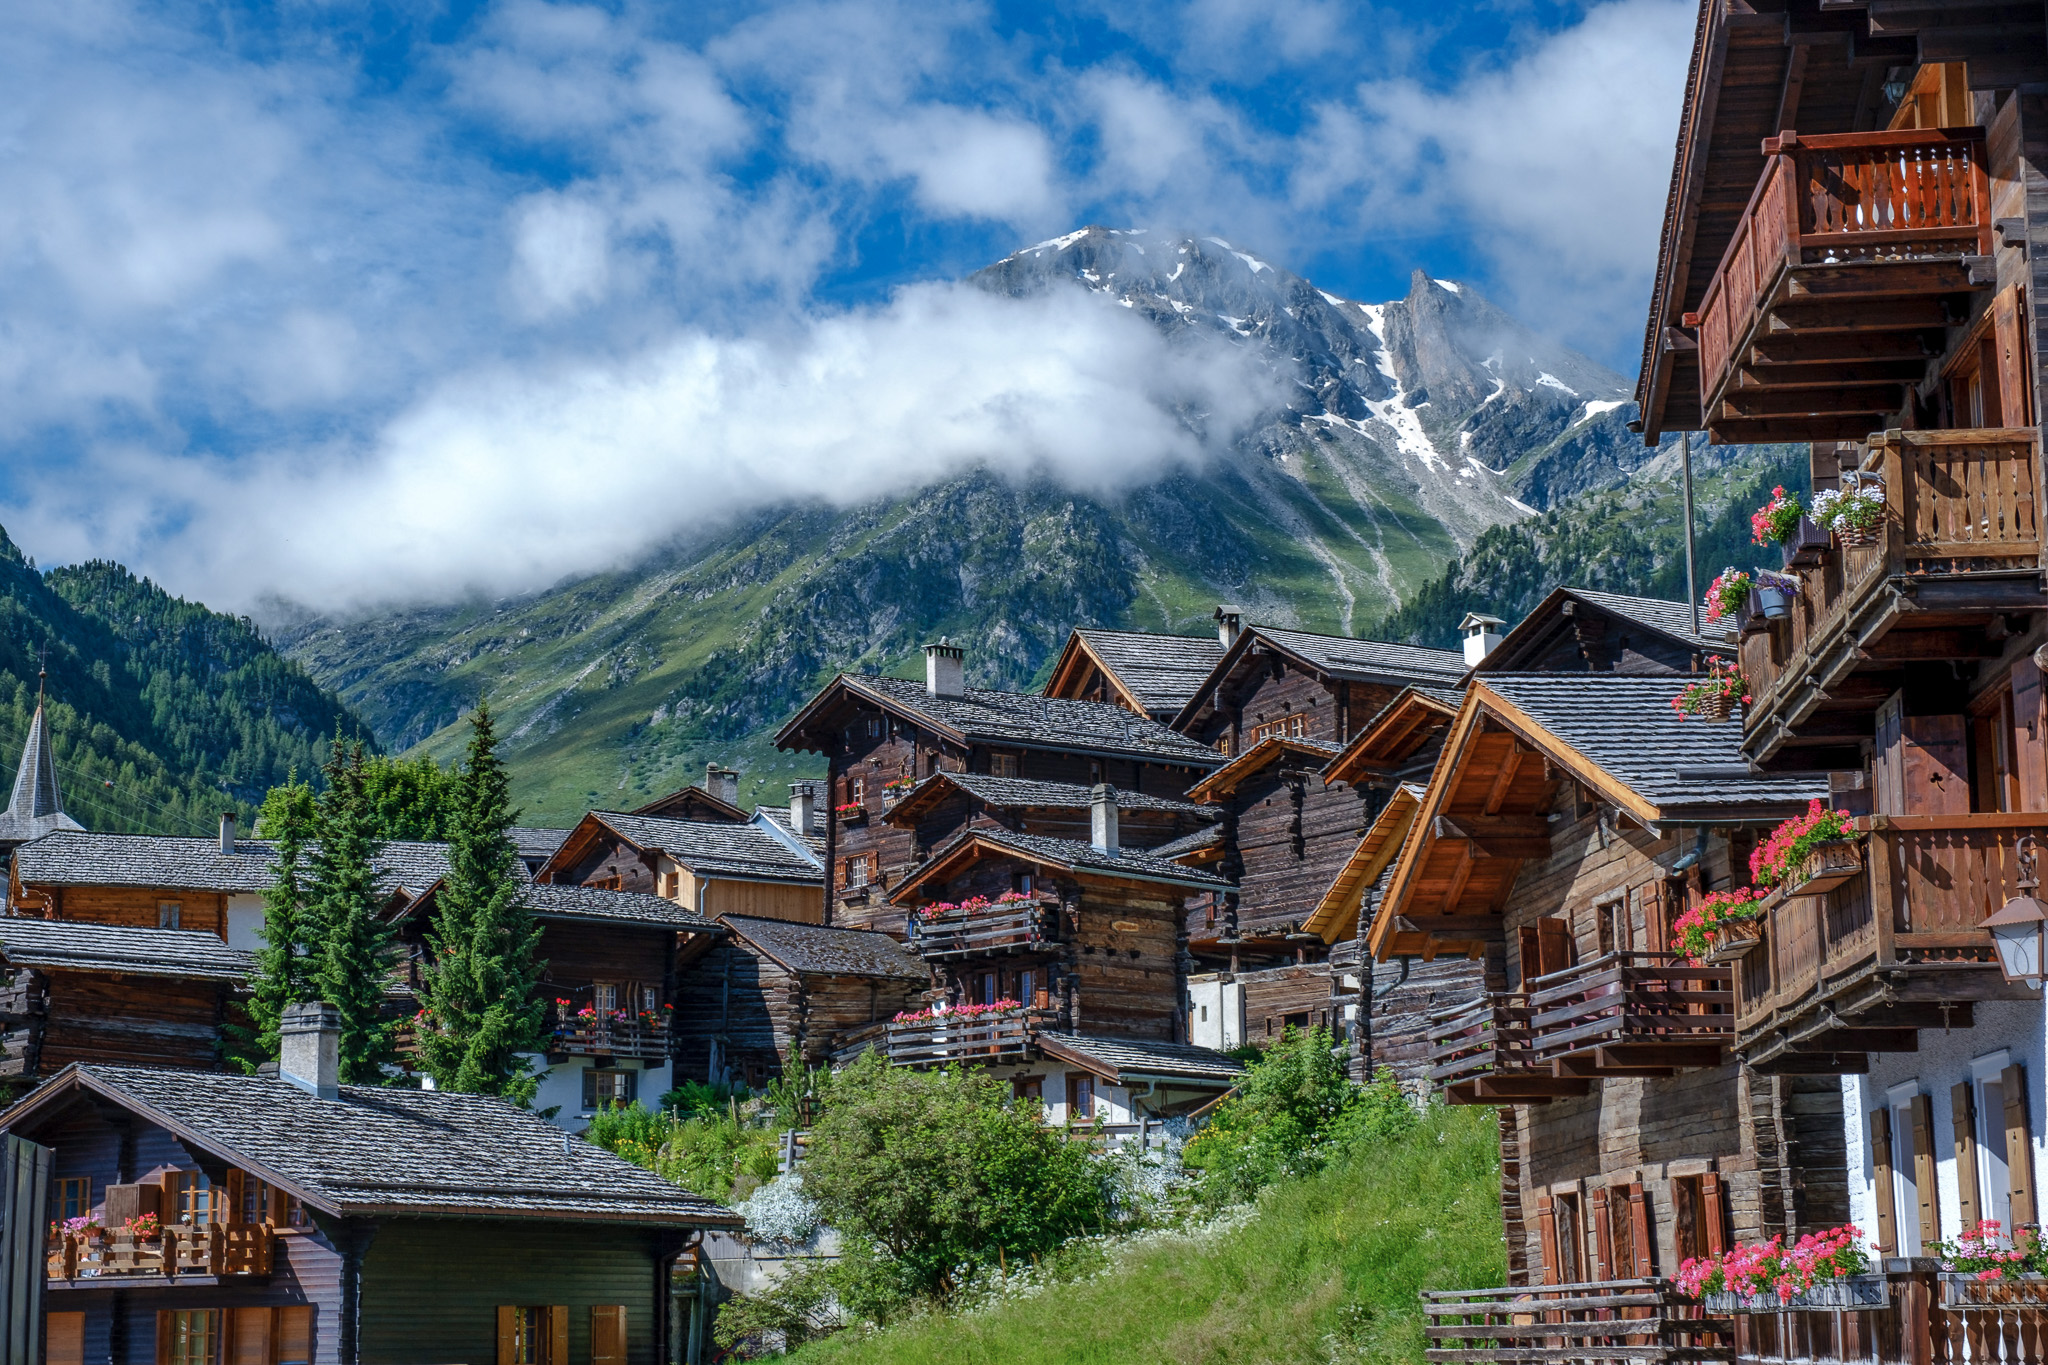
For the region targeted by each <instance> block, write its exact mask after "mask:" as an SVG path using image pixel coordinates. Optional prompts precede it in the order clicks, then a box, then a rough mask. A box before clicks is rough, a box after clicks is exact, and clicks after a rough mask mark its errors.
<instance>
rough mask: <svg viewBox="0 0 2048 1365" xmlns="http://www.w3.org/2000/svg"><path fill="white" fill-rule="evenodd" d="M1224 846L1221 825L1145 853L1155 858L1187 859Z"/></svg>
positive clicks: (1184, 836) (1149, 849) (1150, 849)
mask: <svg viewBox="0 0 2048 1365" xmlns="http://www.w3.org/2000/svg"><path fill="white" fill-rule="evenodd" d="M1222 844H1223V827H1222V826H1221V825H1210V826H1209V827H1208V828H1207V829H1198V830H1196V831H1195V832H1194V833H1193V834H1183V835H1181V836H1180V838H1178V839H1175V840H1174V841H1173V842H1172V843H1167V844H1161V845H1159V847H1157V848H1148V849H1146V850H1145V852H1147V853H1148V854H1150V855H1151V856H1153V857H1154V858H1167V859H1175V858H1185V857H1186V856H1187V855H1188V854H1190V853H1200V852H1202V851H1203V850H1205V849H1211V848H1219V847H1221V846H1222Z"/></svg>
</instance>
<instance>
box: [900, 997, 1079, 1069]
mask: <svg viewBox="0 0 2048 1365" xmlns="http://www.w3.org/2000/svg"><path fill="white" fill-rule="evenodd" d="M1057 1018H1058V1012H1057V1011H1054V1010H1049V1009H1017V1010H1010V1011H1007V1012H1005V1013H1002V1014H974V1015H956V1014H950V1013H948V1014H942V1015H937V1016H935V1017H932V1018H927V1019H914V1020H907V1021H905V1022H902V1023H893V1022H892V1023H891V1024H890V1025H889V1031H888V1049H889V1060H890V1061H892V1062H895V1063H897V1064H898V1065H900V1066H944V1065H947V1064H949V1063H953V1062H990V1061H1001V1060H1003V1059H1005V1058H1015V1057H1023V1056H1025V1055H1027V1054H1028V1053H1029V1052H1030V1050H1031V1041H1032V1033H1033V1031H1034V1030H1036V1029H1041V1028H1049V1027H1051V1026H1052V1025H1053V1023H1054V1021H1055V1020H1056V1019H1057Z"/></svg>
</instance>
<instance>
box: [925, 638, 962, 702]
mask: <svg viewBox="0 0 2048 1365" xmlns="http://www.w3.org/2000/svg"><path fill="white" fill-rule="evenodd" d="M966 659H967V651H966V650H964V649H962V648H960V646H958V645H956V644H954V643H953V642H952V641H951V640H949V639H947V638H945V637H944V636H940V637H939V642H938V643H937V644H935V645H926V646H925V647H924V690H925V691H927V692H929V693H931V694H932V695H933V696H935V697H960V696H965V695H966V693H967V681H966V675H967V669H966Z"/></svg>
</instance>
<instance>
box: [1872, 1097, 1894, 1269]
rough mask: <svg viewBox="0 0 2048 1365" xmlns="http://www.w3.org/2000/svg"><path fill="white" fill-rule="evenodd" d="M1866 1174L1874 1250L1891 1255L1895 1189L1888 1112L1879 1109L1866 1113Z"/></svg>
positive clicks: (1890, 1116) (1889, 1115)
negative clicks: (1871, 1187)
mask: <svg viewBox="0 0 2048 1365" xmlns="http://www.w3.org/2000/svg"><path fill="white" fill-rule="evenodd" d="M1870 1171H1871V1179H1872V1180H1873V1181H1874V1182H1875V1183H1876V1185H1877V1249H1878V1251H1879V1252H1880V1253H1883V1252H1895V1251H1897V1250H1898V1249H1899V1229H1898V1217H1897V1210H1896V1209H1895V1208H1894V1207H1893V1201H1894V1199H1895V1198H1896V1194H1895V1191H1896V1190H1897V1188H1898V1185H1897V1183H1896V1182H1895V1181H1894V1180H1893V1179H1892V1111H1891V1110H1890V1109H1887V1108H1883V1107H1879V1108H1876V1109H1873V1110H1871V1111H1870Z"/></svg>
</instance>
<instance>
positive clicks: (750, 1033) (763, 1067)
mask: <svg viewBox="0 0 2048 1365" xmlns="http://www.w3.org/2000/svg"><path fill="white" fill-rule="evenodd" d="M812 908H813V910H815V909H816V906H815V903H813V907H812ZM721 923H722V927H723V928H724V929H725V934H724V936H723V937H721V938H717V939H707V940H703V941H701V942H700V943H698V944H697V945H695V946H694V948H693V950H692V951H690V952H687V953H685V955H684V958H683V962H682V965H681V967H680V969H679V973H678V977H677V989H676V1019H675V1042H674V1051H675V1059H676V1063H675V1064H676V1078H677V1079H678V1080H710V1081H744V1082H746V1083H747V1084H748V1085H751V1086H760V1085H763V1084H765V1083H766V1082H767V1081H768V1080H769V1079H770V1078H771V1077H773V1076H776V1075H778V1074H780V1072H781V1070H782V1067H783V1065H784V1063H785V1061H786V1059H788V1058H789V1057H790V1056H792V1055H795V1056H798V1057H801V1058H802V1059H803V1061H804V1064H805V1065H807V1066H817V1065H819V1064H821V1063H822V1062H824V1061H825V1060H827V1059H828V1058H830V1057H831V1056H832V1055H833V1054H834V1053H835V1052H838V1051H841V1050H843V1049H844V1048H846V1047H847V1046H848V1042H849V1039H852V1038H858V1037H865V1036H869V1035H871V1034H872V1033H874V1032H875V1030H877V1029H878V1028H879V1027H881V1025H882V1024H883V1023H884V1021H886V1020H889V1019H891V1018H894V1017H895V1016H896V1015H898V1014H900V1013H902V1012H904V1011H905V1010H908V1009H913V1008H915V1007H916V1004H917V1002H918V1001H920V1000H921V999H922V998H923V997H924V996H925V995H926V993H927V992H928V991H929V989H930V987H931V983H932V975H931V972H930V971H929V970H928V969H927V968H926V967H925V964H924V963H923V961H921V960H920V959H919V958H918V957H916V956H915V955H914V954H912V953H910V952H909V951H907V950H906V949H905V948H904V946H903V945H902V944H901V943H899V942H898V941H897V940H895V939H894V938H891V937H890V936H889V935H887V934H884V933H879V932H876V931H872V930H863V929H839V928H827V927H825V926H823V925H817V924H800V923H797V922H795V921H792V920H785V919H756V918H752V917H749V916H745V915H728V916H726V917H725V918H724V920H723V921H722V922H721Z"/></svg>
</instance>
